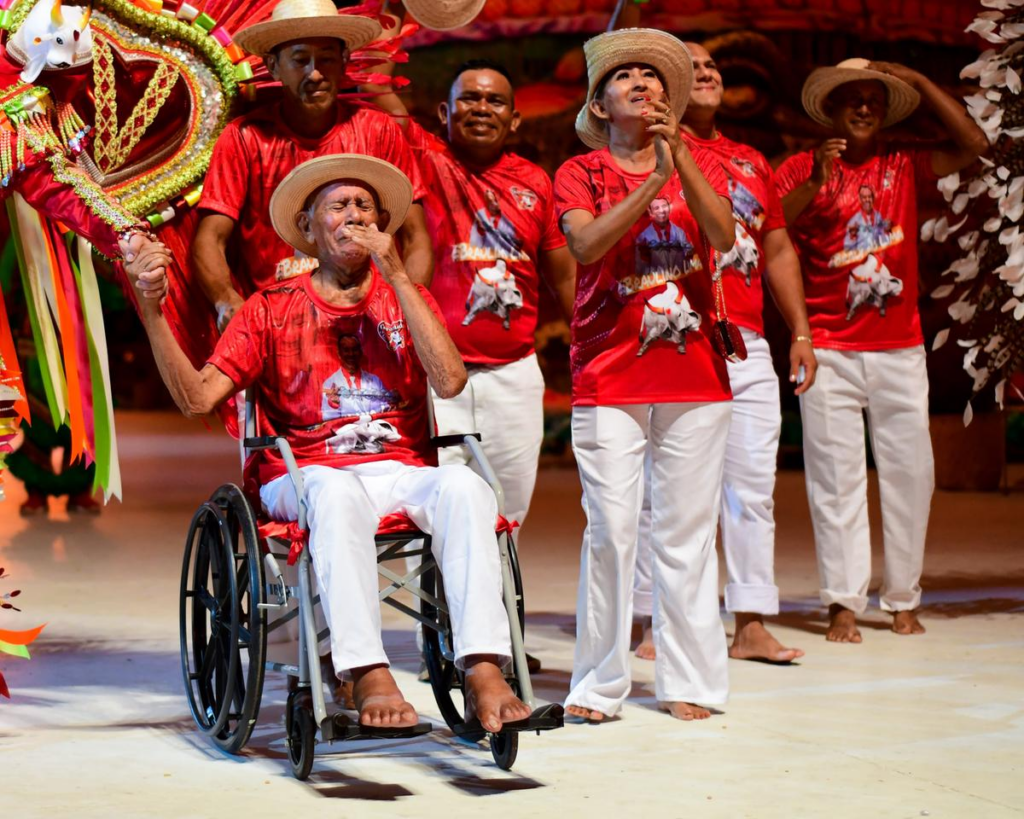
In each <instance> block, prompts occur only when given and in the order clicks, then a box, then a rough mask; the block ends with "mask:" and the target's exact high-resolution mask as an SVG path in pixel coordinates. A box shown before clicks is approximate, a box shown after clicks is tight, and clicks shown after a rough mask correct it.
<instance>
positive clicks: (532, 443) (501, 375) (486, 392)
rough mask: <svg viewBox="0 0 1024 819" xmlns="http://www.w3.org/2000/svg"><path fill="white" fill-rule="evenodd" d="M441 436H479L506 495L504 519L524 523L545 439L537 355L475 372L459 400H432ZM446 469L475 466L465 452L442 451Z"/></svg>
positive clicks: (460, 449)
mask: <svg viewBox="0 0 1024 819" xmlns="http://www.w3.org/2000/svg"><path fill="white" fill-rule="evenodd" d="M434 419H435V420H436V421H437V429H438V432H439V433H440V434H441V435H450V434H455V433H460V432H479V433H480V436H481V438H482V439H483V440H482V441H481V443H482V445H483V450H484V454H485V455H487V460H488V461H490V462H491V466H492V467H494V471H495V473H496V474H497V476H498V480H499V481H501V487H502V489H504V490H505V517H507V518H508V519H509V520H515V521H519V523H522V522H523V521H524V520H525V518H526V513H527V512H528V511H529V509H530V499H531V498H532V497H533V487H534V485H535V484H536V483H537V460H538V458H539V457H540V444H541V440H542V439H543V437H544V376H543V375H542V374H541V371H540V365H538V364H537V356H536V355H532V354H531V355H528V356H527V357H526V358H523V359H520V360H519V361H514V362H512V363H511V364H503V365H501V366H499V367H471V368H470V369H469V383H468V384H467V385H466V388H465V389H464V390H463V391H462V392H461V393H460V394H459V395H457V396H456V397H455V398H448V399H439V398H437V397H436V396H435V397H434ZM438 460H439V462H440V463H441V464H442V465H444V464H470V465H472V464H471V460H470V457H469V452H468V451H467V450H466V449H465V447H457V446H455V447H446V448H445V449H442V450H441V451H440V452H438Z"/></svg>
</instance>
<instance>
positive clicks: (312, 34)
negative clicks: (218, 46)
mask: <svg viewBox="0 0 1024 819" xmlns="http://www.w3.org/2000/svg"><path fill="white" fill-rule="evenodd" d="M380 35H381V27H380V23H378V22H377V21H376V20H372V19H370V18H369V17H360V16H359V15H357V14H338V15H335V16H332V17H324V16H316V17H292V18H290V19H287V20H265V21H263V22H262V23H255V24H254V25H251V26H246V27H245V28H243V29H241V30H240V31H238V32H236V33H235V34H234V37H233V39H234V41H235V42H236V43H237V44H238V45H239V46H240V47H241V48H243V49H245V50H246V51H248V52H249V53H250V54H255V55H257V56H259V57H262V56H263V55H265V54H269V53H270V52H271V51H272V50H273V49H274V47H275V46H279V45H281V43H287V42H290V41H292V40H311V39H314V38H321V37H330V38H334V39H338V40H344V41H345V47H346V48H347V49H348V50H349V51H350V52H351V51H356V50H357V49H360V48H362V47H363V46H364V45H366V44H367V43H370V42H373V41H374V40H376V39H378V38H379V37H380Z"/></svg>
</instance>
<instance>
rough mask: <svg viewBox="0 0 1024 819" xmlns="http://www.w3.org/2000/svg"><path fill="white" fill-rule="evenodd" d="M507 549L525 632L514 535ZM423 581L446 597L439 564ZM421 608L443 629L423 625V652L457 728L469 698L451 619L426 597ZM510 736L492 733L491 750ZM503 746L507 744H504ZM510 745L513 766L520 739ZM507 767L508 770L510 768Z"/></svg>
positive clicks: (442, 706) (475, 738)
mask: <svg viewBox="0 0 1024 819" xmlns="http://www.w3.org/2000/svg"><path fill="white" fill-rule="evenodd" d="M508 550H509V564H510V568H511V571H512V583H513V586H514V588H515V592H516V610H517V614H518V615H519V626H520V628H521V629H523V633H524V634H525V623H526V607H525V603H524V599H523V578H522V576H521V574H520V573H519V560H518V557H517V555H516V549H515V541H514V540H513V539H512V538H511V537H509V539H508ZM425 559H426V558H425ZM421 583H422V588H423V591H425V592H427V593H429V594H433V595H434V596H435V597H437V598H439V599H440V600H441V601H444V584H443V582H442V581H441V578H440V573H439V572H438V570H437V568H436V567H434V568H431V569H428V570H427V571H426V572H424V573H423V574H422V575H421ZM421 611H422V613H423V614H424V616H426V617H428V618H431V619H433V620H434V621H435V622H436V623H437V624H438V625H439V626H440V631H435V630H434V629H432V628H430V627H429V626H423V654H424V660H425V661H426V665H427V672H428V673H429V675H430V687H431V688H432V689H433V692H434V700H435V701H436V702H437V707H438V709H439V710H440V711H441V716H442V717H444V721H445V722H446V723H447V724H448V727H449V728H451V729H453V730H454V729H455V726H456V725H461V724H462V723H463V722H465V720H464V718H463V714H464V713H465V705H466V701H465V694H464V691H465V687H464V686H465V677H464V675H463V673H462V672H461V671H460V670H459V669H458V668H456V667H455V651H454V639H453V638H454V634H453V632H452V625H451V621H450V620H449V618H448V614H447V612H443V611H439V610H438V609H437V608H436V607H434V606H432V605H430V604H429V603H427V602H426V601H425V600H424V601H422V603H421ZM506 679H507V680H508V682H509V685H510V686H511V688H512V690H513V691H515V692H516V695H517V696H518V695H519V683H518V681H517V680H516V679H515V675H514V673H513V672H512V671H511V670H510V671H509V672H508V673H506ZM484 736H485V734H483V733H481V734H479V735H473V734H469V735H465V736H464V737H463V738H464V739H466V740H468V741H470V742H479V741H480V740H481V739H483V738H484ZM510 737H515V735H514V734H513V735H505V736H501V737H497V736H492V737H491V748H492V752H494V748H495V747H496V746H495V744H494V742H495V740H498V741H499V745H502V743H504V742H505V741H506V740H508V739H509V738H510ZM503 747H505V746H504V745H503ZM508 748H510V749H511V750H510V751H509V750H508V749H507V748H506V749H505V750H503V751H502V758H503V759H508V765H509V767H511V765H512V763H513V762H514V761H515V757H516V750H517V749H518V740H517V739H513V740H512V741H511V743H510V744H509V746H508ZM494 753H495V756H494V760H495V762H497V763H498V765H499V766H501V765H502V761H501V760H500V759H499V757H498V755H497V753H496V752H494ZM505 770H508V768H506V769H505Z"/></svg>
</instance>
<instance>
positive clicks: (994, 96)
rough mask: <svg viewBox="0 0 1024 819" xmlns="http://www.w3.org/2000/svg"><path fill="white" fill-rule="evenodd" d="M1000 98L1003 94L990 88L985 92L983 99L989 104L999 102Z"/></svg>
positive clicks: (996, 89)
mask: <svg viewBox="0 0 1024 819" xmlns="http://www.w3.org/2000/svg"><path fill="white" fill-rule="evenodd" d="M1002 98H1003V92H1002V91H1000V90H999V89H998V88H990V89H989V90H988V91H986V92H985V99H987V100H989V101H990V102H999V100H1001V99H1002Z"/></svg>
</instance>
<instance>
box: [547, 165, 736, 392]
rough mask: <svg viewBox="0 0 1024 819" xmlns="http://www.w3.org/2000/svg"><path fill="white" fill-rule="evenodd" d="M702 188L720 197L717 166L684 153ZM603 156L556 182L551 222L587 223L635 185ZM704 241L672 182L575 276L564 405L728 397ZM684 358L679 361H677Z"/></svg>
mask: <svg viewBox="0 0 1024 819" xmlns="http://www.w3.org/2000/svg"><path fill="white" fill-rule="evenodd" d="M693 156H694V159H695V160H696V162H697V166H698V167H699V168H700V170H701V172H702V173H703V174H704V176H705V177H706V178H707V180H708V181H709V182H710V183H711V187H712V188H714V189H715V191H717V192H719V193H720V194H721V195H723V196H726V195H728V193H727V182H726V176H725V172H724V171H723V170H722V166H721V163H720V162H719V161H718V159H717V158H716V157H715V156H714V155H712V154H710V153H708V152H707V151H703V150H699V149H698V150H696V151H694V152H693ZM647 176H648V174H631V173H626V172H625V171H623V170H622V169H621V168H620V167H619V166H618V165H617V164H616V163H615V160H613V159H612V156H611V154H610V153H609V152H608V149H607V148H605V149H603V150H600V151H594V152H592V153H589V154H584V155H582V156H577V157H573V158H572V159H570V160H569V161H568V162H566V163H565V164H564V165H562V167H561V168H559V169H558V173H557V174H556V175H555V208H556V210H557V212H558V218H559V219H561V217H562V216H563V215H564V214H565V213H567V212H568V211H570V210H576V209H579V210H585V211H587V212H588V213H592V214H593V215H594V216H595V217H596V216H600V215H601V214H603V213H605V212H607V211H608V210H610V209H611V208H612V207H614V206H615V205H616V204H618V203H619V202H621V201H622V200H623V199H625V198H626V197H627V196H628V195H629V194H630V192H631V191H633V190H635V189H636V188H638V187H639V186H640V185H641V184H643V182H644V180H645V179H646V178H647ZM708 248H710V245H709V244H708V241H707V238H706V237H705V236H704V235H703V233H702V232H701V230H700V228H699V227H698V226H697V220H696V219H695V218H694V216H693V214H692V213H690V209H689V208H688V207H687V206H686V201H685V200H684V199H683V191H682V184H681V183H680V181H679V176H678V174H672V178H671V179H670V180H669V181H668V183H667V184H666V185H665V187H664V188H662V190H661V193H660V194H659V197H658V198H657V199H655V200H654V201H653V202H652V203H651V206H650V207H649V208H648V213H647V214H645V215H644V216H643V217H641V218H640V219H639V220H638V221H637V223H636V224H635V225H633V227H632V228H630V230H629V231H628V232H627V233H626V235H625V236H623V237H622V238H621V239H620V240H619V241H618V243H617V244H616V245H615V247H613V248H612V249H611V250H610V251H609V252H608V253H606V254H605V255H604V256H603V257H602V258H601V259H599V260H598V261H596V262H594V263H592V264H588V265H582V264H581V265H579V266H578V267H577V270H576V301H575V304H574V307H573V319H572V346H571V349H570V365H571V368H572V401H573V405H574V406H608V405H615V404H647V403H672V402H697V401H724V400H728V399H729V398H730V397H731V392H730V390H729V374H728V372H727V371H726V366H725V359H723V358H722V357H721V356H720V355H718V353H716V352H715V351H714V349H712V347H711V343H710V341H709V339H708V335H707V334H708V333H709V332H710V327H711V325H712V323H713V322H714V321H715V320H716V317H715V314H714V298H713V293H712V287H711V273H710V267H709V261H708ZM684 350H685V352H684Z"/></svg>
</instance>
